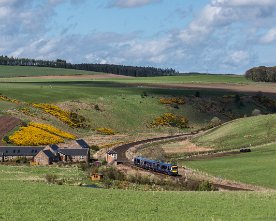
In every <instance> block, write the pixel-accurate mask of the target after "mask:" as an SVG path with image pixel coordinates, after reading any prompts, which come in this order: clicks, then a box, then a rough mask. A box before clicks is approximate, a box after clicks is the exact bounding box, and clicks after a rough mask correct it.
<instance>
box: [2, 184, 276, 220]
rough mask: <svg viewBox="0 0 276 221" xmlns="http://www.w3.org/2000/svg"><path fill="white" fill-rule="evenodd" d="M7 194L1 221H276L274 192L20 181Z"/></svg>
mask: <svg viewBox="0 0 276 221" xmlns="http://www.w3.org/2000/svg"><path fill="white" fill-rule="evenodd" d="M1 192H2V196H1V201H0V220H23V221H24V220H84V221H85V220H114V217H115V219H116V220H160V221H162V220H250V221H251V220H275V218H276V211H275V206H276V194H275V193H269V192H268V193H249V192H234V193H233V192H228V193H227V192H221V193H220V192H140V191H124V190H105V189H94V188H85V187H70V186H59V185H47V184H43V183H29V182H18V181H1ZM15 199H16V200H15ZM26 205H28V206H26Z"/></svg>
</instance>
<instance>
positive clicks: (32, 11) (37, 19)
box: [0, 0, 276, 74]
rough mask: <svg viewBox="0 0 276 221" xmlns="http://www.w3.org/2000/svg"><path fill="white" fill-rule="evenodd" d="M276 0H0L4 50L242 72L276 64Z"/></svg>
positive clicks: (16, 53) (71, 58) (81, 59)
mask: <svg viewBox="0 0 276 221" xmlns="http://www.w3.org/2000/svg"><path fill="white" fill-rule="evenodd" d="M275 21H276V1H275V0H262V1H260V0H0V54H3V55H8V56H14V57H30V58H39V59H40V58H41V59H51V60H54V59H57V58H62V59H66V60H68V61H70V62H73V63H81V62H89V63H115V64H125V65H139V66H155V67H163V68H167V67H171V68H175V69H176V70H178V71H181V72H192V71H197V72H209V73H236V74H242V73H244V72H245V71H246V70H247V69H248V68H250V67H253V66H259V65H267V66H275V58H274V57H275V56H274V53H275V49H276V22H275Z"/></svg>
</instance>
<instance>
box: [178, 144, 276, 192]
mask: <svg viewBox="0 0 276 221" xmlns="http://www.w3.org/2000/svg"><path fill="white" fill-rule="evenodd" d="M275 157H276V144H270V145H262V146H258V147H256V148H252V152H251V153H243V154H235V155H232V156H231V155H230V156H224V157H213V158H212V157H210V158H209V159H202V160H193V161H182V162H181V164H182V165H185V166H188V167H190V168H194V169H197V170H200V171H203V172H207V173H209V174H211V175H213V176H216V177H220V178H221V179H229V180H235V181H238V182H242V183H247V184H253V185H258V186H264V187H268V188H273V189H276V183H275V179H276V174H275V173H274V172H273V171H275V170H276V164H275Z"/></svg>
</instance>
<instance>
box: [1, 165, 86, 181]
mask: <svg viewBox="0 0 276 221" xmlns="http://www.w3.org/2000/svg"><path fill="white" fill-rule="evenodd" d="M46 174H51V175H56V176H57V177H58V178H60V179H66V180H72V181H77V180H79V181H80V180H83V179H84V178H85V175H84V172H83V171H82V170H81V169H80V168H78V167H55V166H52V167H43V166H32V167H31V166H26V165H21V166H7V165H0V182H3V181H30V180H32V181H44V180H45V175H46Z"/></svg>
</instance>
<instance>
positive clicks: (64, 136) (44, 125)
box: [29, 122, 76, 140]
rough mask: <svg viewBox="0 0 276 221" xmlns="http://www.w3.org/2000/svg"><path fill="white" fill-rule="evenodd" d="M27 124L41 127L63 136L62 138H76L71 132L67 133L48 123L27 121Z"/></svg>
mask: <svg viewBox="0 0 276 221" xmlns="http://www.w3.org/2000/svg"><path fill="white" fill-rule="evenodd" d="M29 126H33V127H36V128H39V129H42V130H45V131H47V132H49V133H51V134H55V135H57V136H59V137H63V138H66V139H72V140H73V139H76V136H75V135H73V134H70V133H67V132H64V131H62V130H59V129H57V128H55V127H53V126H51V125H49V124H39V123H33V122H31V123H29Z"/></svg>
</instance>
